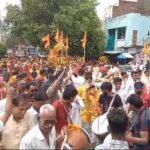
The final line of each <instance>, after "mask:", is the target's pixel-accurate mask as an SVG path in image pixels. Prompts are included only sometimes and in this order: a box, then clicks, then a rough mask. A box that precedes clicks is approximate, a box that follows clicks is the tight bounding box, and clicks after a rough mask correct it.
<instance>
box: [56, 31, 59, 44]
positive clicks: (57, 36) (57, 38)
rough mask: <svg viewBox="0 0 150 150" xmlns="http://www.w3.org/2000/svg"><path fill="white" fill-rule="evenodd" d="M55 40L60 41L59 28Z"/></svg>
mask: <svg viewBox="0 0 150 150" xmlns="http://www.w3.org/2000/svg"><path fill="white" fill-rule="evenodd" d="M55 41H56V42H57V43H58V42H59V29H57V32H56V35H55Z"/></svg>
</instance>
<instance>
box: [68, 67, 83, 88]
mask: <svg viewBox="0 0 150 150" xmlns="http://www.w3.org/2000/svg"><path fill="white" fill-rule="evenodd" d="M71 79H72V81H73V83H74V86H75V87H76V88H78V87H79V86H80V85H83V84H84V83H85V78H84V70H83V69H80V70H79V74H78V76H77V77H75V76H74V75H72V76H71Z"/></svg>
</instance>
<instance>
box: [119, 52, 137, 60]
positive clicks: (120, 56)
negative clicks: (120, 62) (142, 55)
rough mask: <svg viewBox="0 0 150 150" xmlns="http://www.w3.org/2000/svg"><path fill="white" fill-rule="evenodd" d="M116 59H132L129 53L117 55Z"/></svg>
mask: <svg viewBox="0 0 150 150" xmlns="http://www.w3.org/2000/svg"><path fill="white" fill-rule="evenodd" d="M117 58H118V59H126V58H130V59H132V58H134V57H133V56H132V55H131V54H129V53H121V54H119V55H118V56H117Z"/></svg>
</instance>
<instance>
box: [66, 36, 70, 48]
mask: <svg viewBox="0 0 150 150" xmlns="http://www.w3.org/2000/svg"><path fill="white" fill-rule="evenodd" d="M66 49H67V50H68V49H69V38H68V36H66Z"/></svg>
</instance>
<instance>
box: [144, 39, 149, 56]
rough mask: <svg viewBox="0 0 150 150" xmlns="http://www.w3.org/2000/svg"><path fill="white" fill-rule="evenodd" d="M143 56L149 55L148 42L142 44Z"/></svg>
mask: <svg viewBox="0 0 150 150" xmlns="http://www.w3.org/2000/svg"><path fill="white" fill-rule="evenodd" d="M144 54H145V55H150V42H146V43H144Z"/></svg>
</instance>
